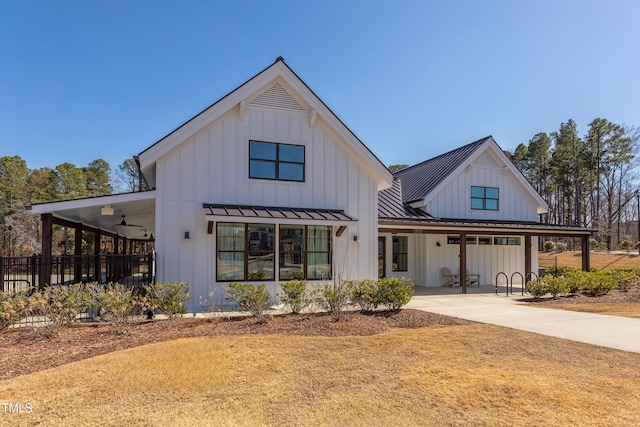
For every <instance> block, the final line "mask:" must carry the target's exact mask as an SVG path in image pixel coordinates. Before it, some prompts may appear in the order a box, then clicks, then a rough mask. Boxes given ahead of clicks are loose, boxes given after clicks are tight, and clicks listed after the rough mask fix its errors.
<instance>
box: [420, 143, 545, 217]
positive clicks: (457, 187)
mask: <svg viewBox="0 0 640 427" xmlns="http://www.w3.org/2000/svg"><path fill="white" fill-rule="evenodd" d="M471 186H481V187H497V188H498V189H499V191H500V193H499V198H500V199H499V209H498V211H484V210H473V209H471ZM424 209H425V211H426V212H429V213H430V214H431V215H433V216H435V217H437V218H469V219H478V220H480V219H488V220H511V221H537V220H538V217H537V205H536V204H535V201H534V200H533V199H532V198H531V197H530V196H529V194H528V193H527V192H525V190H524V188H523V186H522V184H521V183H520V181H519V180H517V179H516V178H515V177H514V176H513V172H512V171H511V170H510V169H509V168H507V167H506V166H503V165H500V164H498V163H497V161H496V160H495V159H494V158H493V157H492V156H491V155H490V154H489V152H488V151H485V152H484V153H482V154H481V155H480V156H478V157H477V158H476V159H475V160H474V161H473V162H472V163H471V164H470V165H468V166H467V167H466V168H464V169H463V170H462V172H461V173H460V174H458V175H457V176H454V177H453V178H452V179H451V180H450V181H449V182H447V183H446V184H445V185H444V186H443V187H442V189H441V190H440V191H438V192H437V193H435V194H434V195H430V196H428V198H427V200H426V203H425V208H424Z"/></svg>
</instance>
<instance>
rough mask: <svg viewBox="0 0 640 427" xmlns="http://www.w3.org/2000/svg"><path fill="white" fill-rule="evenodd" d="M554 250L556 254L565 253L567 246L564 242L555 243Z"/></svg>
mask: <svg viewBox="0 0 640 427" xmlns="http://www.w3.org/2000/svg"><path fill="white" fill-rule="evenodd" d="M555 249H556V251H558V252H565V251H566V250H567V244H566V243H564V242H557V243H556V247H555Z"/></svg>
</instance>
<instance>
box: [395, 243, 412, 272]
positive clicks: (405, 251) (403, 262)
mask: <svg viewBox="0 0 640 427" xmlns="http://www.w3.org/2000/svg"><path fill="white" fill-rule="evenodd" d="M392 247H393V262H392V270H393V271H407V270H408V258H409V256H408V255H409V239H408V238H407V236H393V239H392Z"/></svg>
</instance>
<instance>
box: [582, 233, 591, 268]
mask: <svg viewBox="0 0 640 427" xmlns="http://www.w3.org/2000/svg"><path fill="white" fill-rule="evenodd" d="M589 249H590V248H589V236H582V271H589V270H591V251H590V250H589Z"/></svg>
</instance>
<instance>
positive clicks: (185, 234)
mask: <svg viewBox="0 0 640 427" xmlns="http://www.w3.org/2000/svg"><path fill="white" fill-rule="evenodd" d="M184 238H185V239H191V237H190V236H189V232H188V231H185V232H184Z"/></svg>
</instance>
